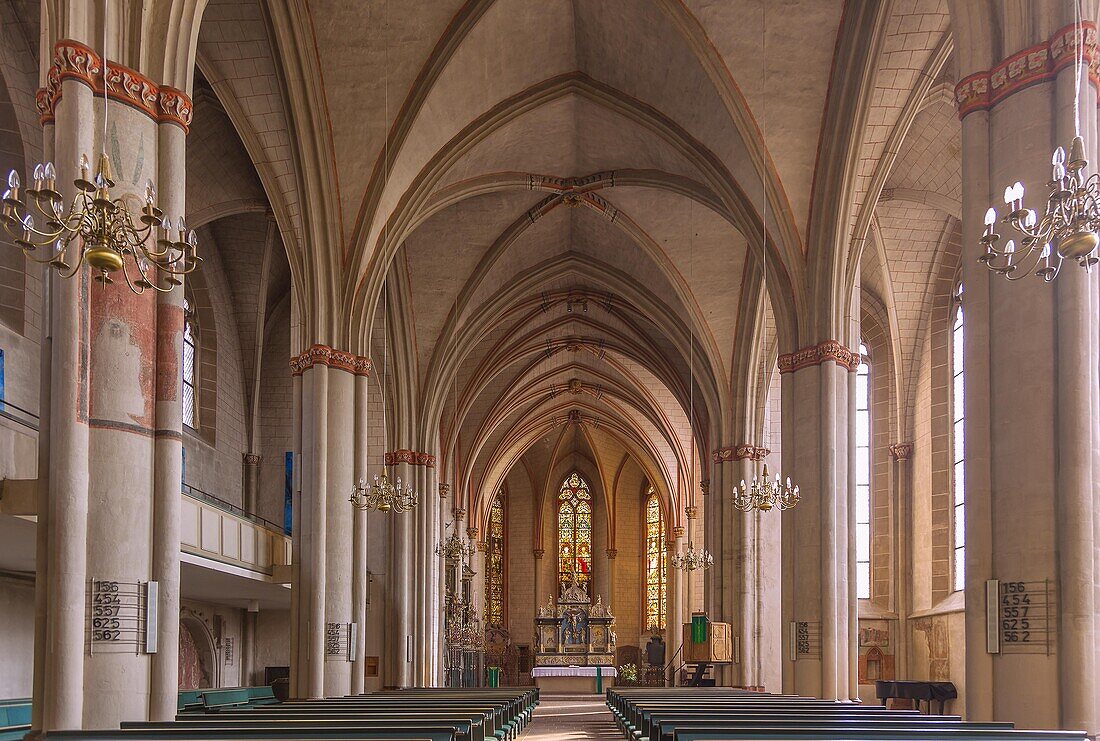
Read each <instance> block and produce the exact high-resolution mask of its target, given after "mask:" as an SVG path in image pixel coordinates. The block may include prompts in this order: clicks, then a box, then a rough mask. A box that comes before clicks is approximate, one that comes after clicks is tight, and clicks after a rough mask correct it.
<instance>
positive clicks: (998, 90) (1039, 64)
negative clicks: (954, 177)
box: [955, 21, 1097, 120]
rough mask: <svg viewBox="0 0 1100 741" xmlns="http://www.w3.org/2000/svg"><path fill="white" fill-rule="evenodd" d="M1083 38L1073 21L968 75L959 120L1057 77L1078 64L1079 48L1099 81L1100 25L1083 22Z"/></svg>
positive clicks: (959, 94) (959, 93)
mask: <svg viewBox="0 0 1100 741" xmlns="http://www.w3.org/2000/svg"><path fill="white" fill-rule="evenodd" d="M1081 37H1082V38H1080V39H1078V37H1077V34H1076V28H1075V27H1074V24H1072V23H1071V24H1069V25H1068V26H1063V27H1062V28H1060V29H1058V30H1057V31H1055V32H1054V35H1053V36H1051V37H1050V39H1048V40H1047V41H1041V42H1039V43H1038V44H1036V45H1034V46H1029V47H1027V48H1026V49H1021V50H1020V51H1018V52H1016V53H1015V54H1013V55H1011V56H1009V57H1006V58H1005V59H1003V60H1001V62H1000V63H998V64H996V65H994V66H993V68H992V69H988V70H981V71H979V72H974V73H973V74H969V75H967V76H966V77H964V78H963V79H962V80H960V81H959V84H958V85H956V86H955V106H956V107H957V108H958V115H959V119H960V120H961V119H963V118H965V117H966V116H967V115H969V114H970V113H973V112H974V111H988V110H989V109H990V108H993V107H994V106H996V105H997V104H998V103H1000V102H1001V101H1002V100H1004V99H1005V98H1007V97H1009V96H1010V95H1012V94H1013V93H1017V92H1019V91H1020V90H1023V89H1025V88H1027V87H1030V86H1032V85H1034V84H1036V83H1040V82H1048V81H1050V80H1053V79H1054V78H1055V77H1056V76H1057V74H1058V73H1059V72H1060V71H1061V70H1063V69H1065V68H1066V67H1068V66H1070V65H1072V64H1073V63H1074V61H1075V60H1076V57H1077V52H1078V49H1079V47H1080V51H1081V52H1082V56H1083V57H1084V62H1085V66H1086V67H1087V68H1088V75H1089V79H1091V80H1092V81H1093V82H1096V81H1097V73H1096V58H1097V53H1096V24H1095V23H1093V22H1091V21H1083V22H1082V23H1081Z"/></svg>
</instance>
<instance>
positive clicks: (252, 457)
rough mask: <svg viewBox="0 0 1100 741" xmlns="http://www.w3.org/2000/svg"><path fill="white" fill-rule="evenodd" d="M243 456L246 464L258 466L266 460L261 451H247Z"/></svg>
mask: <svg viewBox="0 0 1100 741" xmlns="http://www.w3.org/2000/svg"><path fill="white" fill-rule="evenodd" d="M243 457H244V464H245V465H246V466H258V465H260V464H261V463H263V462H264V457H263V456H262V455H260V454H259V453H245V454H244V456H243Z"/></svg>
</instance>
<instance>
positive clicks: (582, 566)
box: [558, 472, 592, 588]
mask: <svg viewBox="0 0 1100 741" xmlns="http://www.w3.org/2000/svg"><path fill="white" fill-rule="evenodd" d="M574 576H575V577H576V579H577V583H578V584H584V585H587V584H588V580H589V579H591V578H592V494H591V493H590V492H589V491H588V482H587V481H585V480H584V479H583V478H582V477H581V475H580V474H579V473H576V472H573V473H571V474H569V477H568V478H566V479H565V481H564V482H562V485H561V492H560V493H559V494H558V583H559V588H560V585H561V584H570V583H572V581H573V577H574Z"/></svg>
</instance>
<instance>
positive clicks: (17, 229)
mask: <svg viewBox="0 0 1100 741" xmlns="http://www.w3.org/2000/svg"><path fill="white" fill-rule="evenodd" d="M21 185H22V183H21V182H20V179H19V173H17V172H16V171H15V170H12V171H11V172H10V173H8V188H7V190H5V191H4V194H3V210H2V212H0V221H2V222H3V224H4V228H5V230H6V231H7V232H8V233H9V234H10V235H11V236H12V237H13V239H14V240H15V244H16V245H17V246H18V247H19V248H20V249H22V250H23V253H24V254H25V255H26V256H27V257H28V258H30V259H31V260H33V261H34V262H37V263H39V264H49V265H50V267H52V268H54V269H56V270H57V272H58V273H59V274H60V275H61V276H62V277H64V278H71V277H72V276H74V275H76V273H77V272H78V271H79V270H80V268H81V267H82V266H83V265H84V264H85V263H87V264H88V267H89V268H90V269H91V271H92V277H93V278H94V279H95V280H97V281H99V282H100V283H102V284H104V285H108V284H111V283H114V279H113V278H112V277H111V276H112V274H114V273H119V272H121V273H122V276H123V277H124V278H125V280H126V285H128V286H129V287H130V290H131V291H133V292H134V293H138V294H140V293H144V292H145V290H146V289H148V288H152V289H153V290H154V291H160V292H162V293H167V292H168V291H171V290H172V289H173V288H175V287H176V286H178V285H181V283H182V281H181V280H180V278H179V276H182V275H187V274H188V273H191V272H193V271H194V270H195V268H197V267H198V266H199V263H201V262H202V258H201V257H199V256H198V255H197V254H196V251H197V248H198V238H197V237H196V236H195V231H194V229H191V230H188V229H187V225H186V222H185V221H184V220H183V217H182V216H181V217H179V219H178V221H177V222H176V223H175V224H174V225H173V224H172V221H171V220H170V219H169V218H168V217H167V216H165V214H164V213H163V212H162V211H161V210H160V208H158V207H157V205H156V194H157V192H156V188H155V187H154V186H153V182H152V181H151V180H150V181H146V184H145V203H144V205H143V206H142V209H141V215H140V216H139V217H138V223H135V222H134V219H133V217H132V215H131V214H130V211H129V209H128V208H127V207H126V204H125V203H124V202H123V199H122V198H116V197H114V196H113V195H112V193H111V188H113V187H114V186H115V182H114V180H112V179H111V161H110V159H109V158H108V157H107V154H106V153H103V154H101V155H100V157H99V164H98V166H97V167H96V172H95V175H94V176H92V175H91V173H90V172H89V162H88V157H87V155H81V158H80V176H79V177H78V178H77V179H76V180H74V181H73V185H75V186H76V189H77V196H76V198H75V199H74V200H73V202H72V203H71V204H70V205H69V206H68V208H67V209H66V208H65V199H64V197H63V196H62V195H61V193H59V192H58V191H57V179H56V171H55V168H54V164H53V163H52V162H47V163H46V164H45V165H42V164H38V165H36V166H35V168H34V181H33V184H32V187H30V188H22V187H21ZM28 198H29V199H30V201H29V203H30V204H33V205H34V210H35V211H36V212H37V214H38V218H39V219H40V220H41V222H36V219H35V216H34V214H32V213H31V207H30V205H29V203H28ZM39 223H41V226H39ZM74 245H75V247H74ZM46 246H49V249H48V251H47V252H46V253H45V255H44V256H43V257H41V258H39V257H37V256H36V254H35V253H36V252H37V251H38V249H39V248H41V247H46ZM161 279H163V281H162V280H161ZM162 282H163V284H164V285H163V286H162V285H158V284H159V283H162Z"/></svg>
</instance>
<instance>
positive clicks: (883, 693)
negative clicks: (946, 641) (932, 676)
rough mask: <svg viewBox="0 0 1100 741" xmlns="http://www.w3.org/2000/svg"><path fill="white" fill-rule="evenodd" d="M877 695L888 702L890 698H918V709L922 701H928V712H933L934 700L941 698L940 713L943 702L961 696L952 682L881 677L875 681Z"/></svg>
mask: <svg viewBox="0 0 1100 741" xmlns="http://www.w3.org/2000/svg"><path fill="white" fill-rule="evenodd" d="M875 695H876V696H877V697H878V699H880V700H882V704H883V705H885V704H886V700H887V699H888V698H891V697H893V698H897V699H900V700H916V701H917V709H918V710H919V709H920V701H921V700H924V701H926V702H927V703H928V714H929V715H931V714H932V701H933V700H939V703H940V712H939V714H940V715H943V704H944V702H946V701H947V700H954V699H955V698H957V697H958V696H959V692H958V690H956V689H955V685H954V684H952V683H951V682H926V681H922V680H913V679H906V680H888V679H879V680H877V681H876V682H875Z"/></svg>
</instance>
